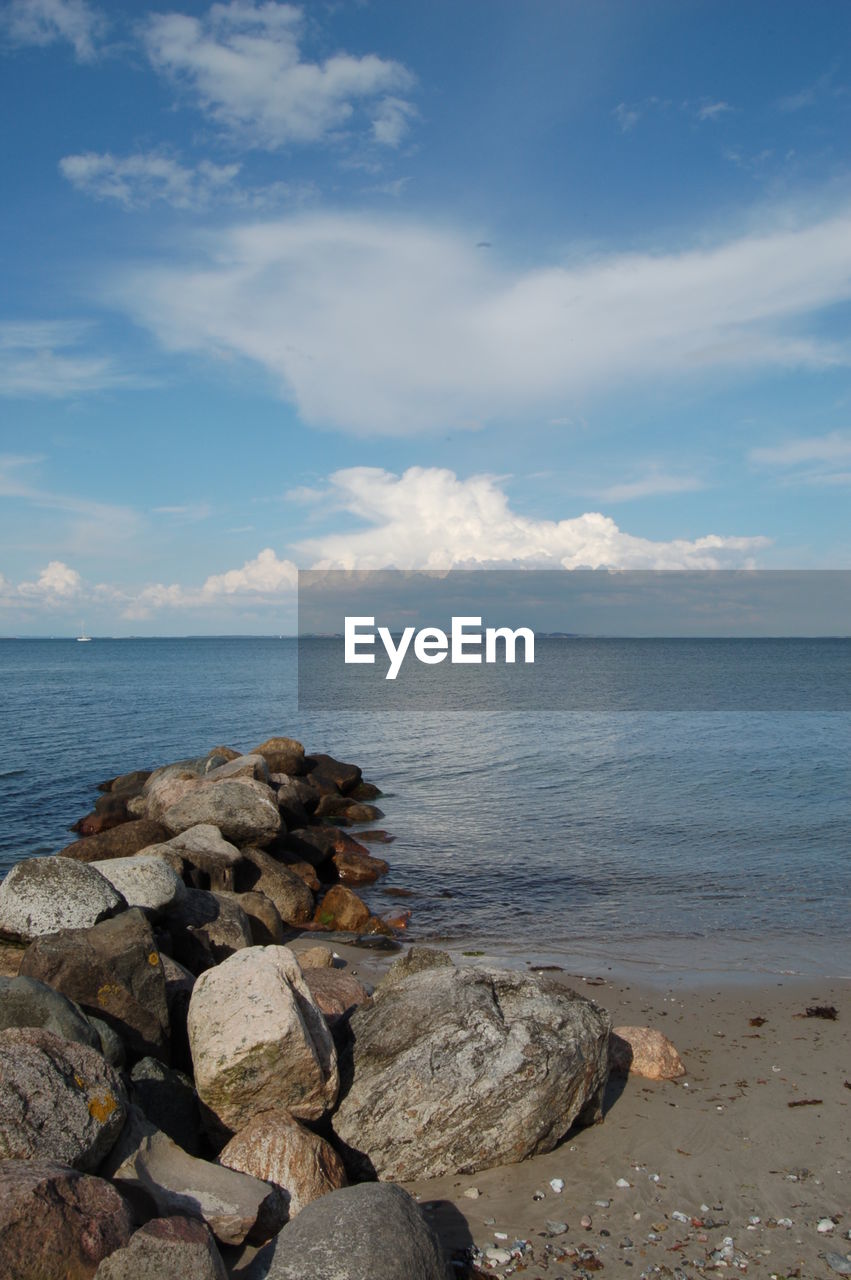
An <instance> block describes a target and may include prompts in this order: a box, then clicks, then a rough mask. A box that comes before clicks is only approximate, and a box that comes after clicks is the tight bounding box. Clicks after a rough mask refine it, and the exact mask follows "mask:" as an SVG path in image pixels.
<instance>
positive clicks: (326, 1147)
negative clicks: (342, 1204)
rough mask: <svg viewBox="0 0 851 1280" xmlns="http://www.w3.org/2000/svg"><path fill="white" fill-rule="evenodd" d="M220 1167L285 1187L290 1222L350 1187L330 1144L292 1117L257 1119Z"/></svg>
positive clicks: (277, 1114)
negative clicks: (314, 1204)
mask: <svg viewBox="0 0 851 1280" xmlns="http://www.w3.org/2000/svg"><path fill="white" fill-rule="evenodd" d="M219 1164H223V1165H226V1166H227V1168H228V1169H238V1170H239V1171H240V1172H241V1173H250V1174H251V1175H252V1176H253V1177H255V1178H261V1179H262V1180H263V1181H264V1182H273V1183H274V1184H275V1186H277V1187H280V1188H281V1189H282V1191H283V1192H284V1200H285V1203H286V1205H287V1212H288V1215H289V1218H290V1220H292V1219H293V1218H294V1217H295V1216H296V1214H297V1213H300V1212H301V1210H302V1209H303V1208H304V1206H305V1205H306V1204H310V1202H311V1201H312V1200H318V1199H319V1197H320V1196H324V1195H327V1194H328V1192H329V1191H337V1190H339V1188H340V1187H345V1186H347V1185H348V1182H347V1180H346V1171H345V1169H344V1168H343V1162H342V1160H341V1159H340V1157H339V1156H338V1155H337V1153H336V1151H335V1150H334V1148H333V1147H332V1146H331V1144H330V1142H326V1141H325V1139H324V1138H320V1137H319V1135H318V1134H316V1133H311V1131H310V1130H309V1129H306V1128H305V1127H304V1125H301V1124H299V1123H298V1121H297V1120H294V1119H293V1118H292V1116H291V1115H288V1114H287V1112H286V1111H263V1112H261V1113H260V1114H259V1115H256V1116H254V1117H253V1119H251V1120H249V1122H248V1124H247V1125H246V1126H245V1128H244V1129H241V1130H240V1131H239V1133H238V1134H236V1136H235V1137H233V1138H231V1140H230V1142H229V1143H228V1144H227V1146H226V1147H225V1148H224V1150H223V1151H221V1152H220V1153H219Z"/></svg>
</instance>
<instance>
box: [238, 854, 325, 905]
mask: <svg viewBox="0 0 851 1280" xmlns="http://www.w3.org/2000/svg"><path fill="white" fill-rule="evenodd" d="M242 858H243V861H242V864H241V866H240V867H239V868H238V869H237V873H236V887H237V889H239V891H240V892H241V893H245V892H249V891H254V892H258V893H265V895H266V897H267V898H269V899H270V900H271V901H272V902H273V903H274V904H275V906H276V907H277V909H278V913H279V915H280V917H281V919H282V920H283V921H285V923H286V924H305V923H306V922H307V921H308V920H309V919H310V918H311V916H312V915H313V894H312V893H311V891H310V890H309V889H308V887H307V885H306V884H305V883H304V881H303V880H302V879H301V877H300V876H298V875H296V873H295V872H294V871H292V870H290V868H289V867H285V866H282V865H281V863H279V862H276V861H275V859H274V858H272V857H270V856H269V854H268V853H264V851H263V850H262V849H252V848H250V847H249V848H245V849H243V851H242Z"/></svg>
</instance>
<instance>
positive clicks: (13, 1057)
mask: <svg viewBox="0 0 851 1280" xmlns="http://www.w3.org/2000/svg"><path fill="white" fill-rule="evenodd" d="M126 1108H127V1097H126V1094H125V1092H124V1086H123V1085H122V1083H121V1080H120V1079H119V1077H118V1074H117V1073H116V1072H115V1070H114V1069H113V1068H112V1067H111V1066H110V1065H109V1063H108V1062H106V1061H105V1059H104V1058H103V1057H102V1055H101V1054H100V1053H97V1052H96V1051H95V1050H94V1049H91V1048H89V1047H88V1046H87V1045H82V1044H75V1043H73V1042H72V1041H71V1040H64V1039H62V1037H61V1036H57V1035H54V1034H53V1032H52V1031H43V1030H40V1029H38V1028H35V1027H22V1028H13V1029H10V1030H7V1031H2V1032H0V1158H2V1159H4V1160H59V1161H60V1162H61V1163H62V1164H67V1165H71V1166H72V1167H73V1168H75V1169H82V1170H84V1171H89V1170H92V1169H95V1168H97V1166H98V1164H99V1163H100V1161H101V1159H102V1158H103V1157H104V1156H105V1155H106V1154H107V1152H108V1151H109V1150H110V1148H111V1147H112V1146H113V1145H114V1143H115V1141H116V1139H117V1138H118V1135H119V1133H120V1132H121V1127H122V1125H123V1124H124V1118H125V1114H126Z"/></svg>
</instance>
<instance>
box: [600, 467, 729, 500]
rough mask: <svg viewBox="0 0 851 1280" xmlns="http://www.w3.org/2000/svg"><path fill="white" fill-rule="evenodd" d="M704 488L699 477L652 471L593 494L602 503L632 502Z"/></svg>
mask: <svg viewBox="0 0 851 1280" xmlns="http://www.w3.org/2000/svg"><path fill="white" fill-rule="evenodd" d="M703 488H704V483H703V481H702V480H701V479H700V478H699V477H698V476H688V475H674V474H669V473H668V472H665V471H659V470H656V469H651V470H650V471H648V472H647V473H646V474H645V475H643V476H640V477H638V478H637V479H635V480H627V481H624V482H622V483H620V484H610V485H607V486H606V487H605V488H602V489H595V490H593V494H594V497H596V498H599V499H600V501H601V502H631V501H632V500H633V499H635V498H657V497H662V496H663V495H664V494H671V493H694V492H695V490H697V489H703Z"/></svg>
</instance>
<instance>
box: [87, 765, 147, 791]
mask: <svg viewBox="0 0 851 1280" xmlns="http://www.w3.org/2000/svg"><path fill="white" fill-rule="evenodd" d="M150 776H151V770H150V769H133V770H131V772H130V773H120V774H119V775H118V777H117V778H111V779H110V781H109V783H107V784H104V783H101V785H100V787H99V788H98V790H99V791H109V792H111V794H112V795H123V796H126V797H128V798H129V797H130V796H135V795H139V793H140V792H141V791H142V790H143V789H144V786H145V783H146V782H147V781H148V778H150Z"/></svg>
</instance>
